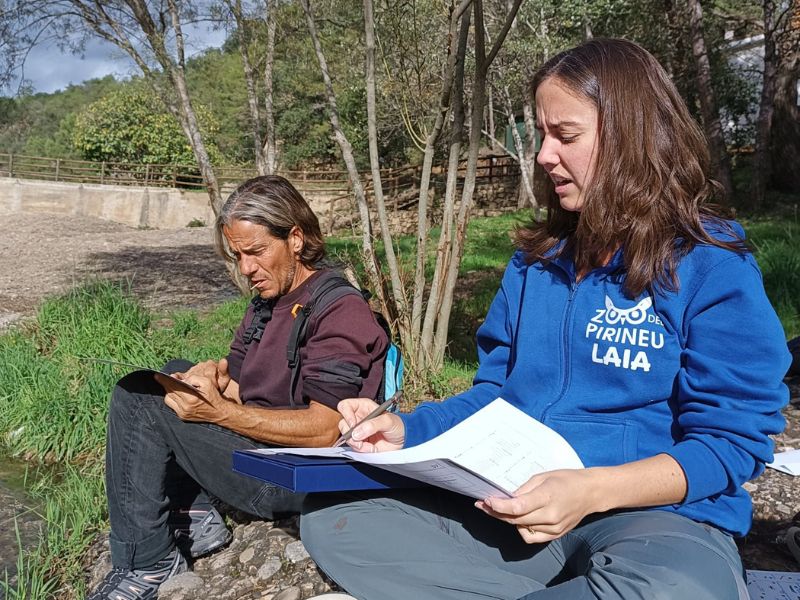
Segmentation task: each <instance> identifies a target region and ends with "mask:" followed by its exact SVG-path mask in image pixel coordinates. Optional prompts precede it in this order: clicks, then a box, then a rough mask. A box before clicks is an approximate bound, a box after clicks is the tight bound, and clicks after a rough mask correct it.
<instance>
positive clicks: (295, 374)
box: [286, 271, 364, 408]
mask: <svg viewBox="0 0 800 600" xmlns="http://www.w3.org/2000/svg"><path fill="white" fill-rule="evenodd" d="M351 294H358V295H359V296H361V297H362V298H363V297H364V294H363V293H362V292H361V290H359V289H358V288H355V287H353V284H351V283H350V282H349V281H348V280H347V279H346V278H345V277H343V276H342V275H341V274H340V273H337V272H335V271H332V272H330V273H328V274H323V275H321V276H320V281H318V282H317V285H316V286H315V287H314V289H313V290H312V291H311V297H310V298H309V299H308V301H307V302H306V303H305V305H304V306H302V307H300V309H299V310H297V313H296V315H295V318H294V324H293V325H292V330H291V332H290V333H289V341H288V342H287V344H286V360H287V362H288V364H289V368H290V369H291V370H292V375H291V379H290V384H289V406H290V407H291V408H295V402H294V392H295V390H296V389H297V383H298V380H299V378H300V348H301V346H302V345H303V344H304V343H305V338H306V331H307V329H308V322H309V319H310V317H311V314H312V313H313V312H314V311H315V310H324V309H325V308H327V307H328V306H330V305H331V304H333V303H334V302H335V301H336V300H338V299H339V298H342V297H343V296H348V295H351Z"/></svg>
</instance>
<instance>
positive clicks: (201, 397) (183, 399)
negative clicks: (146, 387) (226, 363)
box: [155, 361, 231, 423]
mask: <svg viewBox="0 0 800 600" xmlns="http://www.w3.org/2000/svg"><path fill="white" fill-rule="evenodd" d="M208 362H213V361H208ZM202 364H204V365H205V364H207V363H202ZM201 372H207V373H208V372H209V371H208V370H205V371H201ZM214 373H216V369H215V370H214ZM173 377H175V378H176V379H180V380H182V381H184V382H185V383H188V384H189V385H191V386H192V387H194V388H196V389H197V394H193V393H192V392H189V391H186V389H185V388H183V387H179V386H178V384H176V383H175V382H174V381H173V380H172V379H171V378H170V377H168V376H166V375H159V374H156V376H155V378H156V380H157V381H158V382H159V383H160V384H161V385H162V386H163V387H164V389H165V390H166V392H167V394H166V395H165V396H164V403H165V404H166V405H167V406H169V407H170V408H171V409H172V410H174V411H175V414H176V415H178V417H180V418H181V420H183V421H194V422H199V423H221V422H222V421H223V420H224V417H225V415H226V414H227V411H226V408H227V407H226V405H229V404H230V402H231V401H230V400H229V399H227V398H225V397H223V396H222V394H221V393H220V391H219V389H218V387H217V382H216V377H214V379H212V378H211V377H204V376H202V375H199V374H197V372H192V370H191V369H190V370H189V371H187V373H186V374H181V373H177V374H174V375H173Z"/></svg>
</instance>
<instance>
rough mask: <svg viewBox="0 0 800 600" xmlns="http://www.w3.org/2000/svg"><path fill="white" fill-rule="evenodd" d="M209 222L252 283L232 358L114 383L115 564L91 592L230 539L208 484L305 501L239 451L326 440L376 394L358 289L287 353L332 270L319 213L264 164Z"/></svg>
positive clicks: (104, 599)
mask: <svg viewBox="0 0 800 600" xmlns="http://www.w3.org/2000/svg"><path fill="white" fill-rule="evenodd" d="M215 235H216V245H217V248H218V250H219V251H220V253H221V254H222V255H223V256H224V257H225V258H226V259H227V260H229V261H231V262H235V263H236V265H237V266H238V269H239V271H240V272H241V274H242V275H243V276H245V277H246V278H247V279H248V280H249V281H250V283H251V284H252V289H253V290H257V292H258V295H257V296H256V297H255V298H254V299H253V301H252V302H251V303H250V305H249V306H248V309H247V312H246V313H245V315H244V318H243V319H242V322H241V324H240V325H239V328H238V330H237V331H236V333H235V335H234V339H233V342H232V343H231V347H230V352H229V353H228V355H227V357H225V358H222V359H220V360H219V361H214V360H209V361H206V362H203V363H199V364H196V365H192V364H191V363H189V362H188V361H180V360H178V361H171V362H170V363H168V365H167V367H166V368H165V371H167V372H172V373H175V374H176V377H178V378H180V379H183V380H184V382H186V383H188V384H190V385H191V386H193V387H195V388H196V389H197V390H198V394H193V393H191V392H189V391H185V389H183V388H181V387H178V386H177V385H176V384H175V382H174V381H173V380H171V379H170V378H168V377H161V376H156V377H157V379H158V380H157V382H156V381H154V380H153V378H152V376H151V375H148V374H147V373H146V372H141V371H138V372H135V373H131V374H130V375H128V376H126V377H124V378H123V379H121V380H120V381H119V382H118V383H117V386H116V387H115V389H114V391H113V393H112V398H111V405H110V408H109V416H108V441H107V445H106V493H107V496H108V511H109V518H110V521H111V535H110V545H111V558H112V563H113V566H114V568H113V570H112V571H110V572H109V573H108V575H106V578H105V580H104V581H103V582H102V583H101V585H100V586H99V587H98V588H97V590H96V591H95V592H94V593H93V594H91V595H90V596H89V600H143V599H152V598H155V597H156V596H157V593H158V587H159V586H160V585H161V584H162V583H163V582H164V581H166V580H167V579H169V578H170V577H171V576H173V575H176V574H178V573H181V572H183V571H185V570H186V569H187V564H186V560H185V558H184V556H183V552H185V553H187V554H189V555H190V556H192V557H197V556H202V555H204V554H207V553H209V552H211V551H213V550H215V549H217V548H219V547H221V546H223V545H225V544H227V543H228V541H229V540H230V537H231V536H230V531H228V529H227V527H226V526H225V523H224V521H223V519H222V517H221V516H220V515H219V513H218V512H217V511H216V509H214V507H213V506H212V504H211V502H210V496H215V497H217V498H219V499H220V500H222V501H224V502H225V503H227V504H229V505H231V506H234V507H236V508H238V509H240V510H243V511H245V512H248V513H251V514H255V515H258V516H260V517H262V518H265V519H273V518H276V517H279V516H281V515H287V514H290V513H295V512H298V511H299V509H300V505H301V502H302V495H300V494H294V493H291V492H288V491H286V490H283V489H282V488H277V487H274V486H271V485H270V484H265V483H263V482H261V481H258V480H255V479H250V478H247V477H242V476H240V475H237V474H236V473H234V472H233V471H232V454H233V451H234V450H242V449H254V448H263V447H267V446H273V445H275V446H319V447H321V446H330V445H331V444H332V443H333V442H334V441H335V440H336V438H337V437H338V435H339V430H338V423H339V419H340V417H339V413H338V412H337V410H336V407H337V404H338V403H339V401H340V400H342V399H344V398H349V397H358V396H368V397H373V398H374V397H376V396H377V395H378V394H379V389H380V386H381V384H382V379H383V359H384V356H385V353H386V350H387V347H388V338H387V336H386V333H385V332H384V331H383V329H382V328H381V326H380V325H378V323H377V322H376V320H375V317H374V315H373V314H372V311H371V310H370V308H369V306H368V304H367V303H366V302H365V300H364V299H363V297H362V296H361V295H360V294H358V293H355V294H352V293H351V294H345V295H342V296H341V297H338V298H336V299H335V300H333V301H332V302H331V303H330V304H329V305H327V306H325V307H322V308H321V310H319V311H316V312H313V313H311V314H310V317H309V320H308V323H307V330H306V333H305V336H304V339H305V343H304V344H302V347H300V348H299V354H300V356H299V358H300V363H299V365H300V366H299V369H294V370H293V369H292V368H291V367H290V366H289V365H288V364H287V343H288V342H289V340H290V336H291V335H292V328H293V324H294V320H295V317H296V316H297V314H298V310H299V309H301V308H302V307H303V306H304V305H305V304H306V303H307V302H308V301H309V299H311V298H312V294H313V293H314V291H315V289H316V288H317V287H318V286H319V285H321V284H322V283H323V282H325V281H326V280H327V279H329V278H330V277H331V276H332V271H331V269H329V268H325V267H324V266H323V263H322V261H323V258H324V256H325V242H324V239H323V237H322V234H321V232H320V227H319V222H318V220H317V217H316V215H314V213H313V212H312V211H311V208H310V207H309V206H308V204H307V203H306V201H305V200H304V199H303V197H302V196H301V195H300V194H299V193H298V191H297V190H296V189H295V188H294V187H293V186H292V185H291V183H289V182H288V181H287V180H286V179H284V178H282V177H277V176H266V177H256V178H254V179H250V180H248V181H246V182H245V183H243V184H242V185H240V186H239V187H238V188H237V189H236V190H235V191H234V192H233V193H232V194H231V195H230V197H229V198H228V200H227V201H226V202H225V205H224V206H223V208H222V211H221V213H220V215H219V217H218V218H217V222H216V230H215ZM354 324H358V326H357V327H354ZM296 409H302V410H296Z"/></svg>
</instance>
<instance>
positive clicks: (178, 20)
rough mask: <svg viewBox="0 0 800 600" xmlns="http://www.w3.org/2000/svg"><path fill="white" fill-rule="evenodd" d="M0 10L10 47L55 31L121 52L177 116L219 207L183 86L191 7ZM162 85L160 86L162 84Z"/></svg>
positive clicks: (132, 1)
mask: <svg viewBox="0 0 800 600" xmlns="http://www.w3.org/2000/svg"><path fill="white" fill-rule="evenodd" d="M5 9H6V10H5V11H3V13H2V14H1V15H0V22H2V25H3V28H5V27H7V26H8V25H9V24H10V23H11V24H13V25H12V26H13V27H14V28H15V32H16V38H15V40H16V41H15V47H24V46H27V47H31V46H33V45H35V44H36V43H38V42H40V41H41V40H42V39H45V38H46V37H47V36H53V35H55V36H59V37H60V38H61V39H62V41H63V42H64V43H72V44H73V47H75V48H76V49H80V48H81V47H82V45H83V43H84V42H85V40H86V38H87V37H89V36H94V37H98V38H101V39H103V40H106V41H108V42H110V43H112V44H113V45H115V46H117V47H118V48H119V49H121V50H122V51H124V52H125V53H126V54H127V55H128V56H130V57H131V59H132V60H133V61H134V62H135V64H136V65H137V66H138V67H139V69H140V70H141V72H142V75H143V76H144V79H145V80H146V81H147V82H148V83H149V84H150V85H151V86H152V88H153V90H154V91H155V92H156V93H157V94H158V95H159V97H160V98H161V99H162V101H163V102H164V104H165V106H166V107H167V108H168V110H169V111H170V112H171V113H172V114H173V115H174V116H175V117H176V118H177V119H178V122H179V123H180V124H181V128H182V129H183V132H184V134H185V135H186V138H187V140H188V141H189V144H190V145H191V148H192V151H193V153H194V156H195V160H196V161H197V165H198V168H199V169H200V173H201V175H202V177H203V181H204V183H205V185H206V188H207V189H208V195H209V199H210V202H211V207H212V209H213V210H214V212H215V213H218V212H219V210H220V208H221V207H222V196H221V194H220V190H219V185H218V183H217V177H216V174H215V172H214V168H213V166H212V164H211V160H210V159H209V156H208V150H207V148H206V144H205V142H204V140H203V135H202V132H201V130H200V125H199V122H198V118H197V113H196V111H195V108H194V106H193V104H192V99H191V97H190V94H189V89H188V86H187V85H186V51H185V36H184V31H183V23H184V20H185V19H186V18H187V17H188V18H194V16H195V13H196V11H195V6H194V5H193V4H192V3H191V2H187V1H182V0H163V1H158V0H116V1H114V2H96V1H89V0H86V1H83V0H11V1H10V2H8V3H7V4H6V6H5ZM3 28H0V29H3ZM165 81H166V83H167V85H164V83H165Z"/></svg>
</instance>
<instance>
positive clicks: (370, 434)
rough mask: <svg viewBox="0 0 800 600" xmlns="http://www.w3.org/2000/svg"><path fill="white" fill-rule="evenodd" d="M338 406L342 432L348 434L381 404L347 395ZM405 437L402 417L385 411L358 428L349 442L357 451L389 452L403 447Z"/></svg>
mask: <svg viewBox="0 0 800 600" xmlns="http://www.w3.org/2000/svg"><path fill="white" fill-rule="evenodd" d="M336 408H337V410H338V411H339V413H340V414H341V415H342V420H341V421H339V431H341V432H342V433H345V432H347V431H349V430H350V429H351V428H352V427H353V425H355V424H356V423H358V422H359V421H360V420H361V419H363V418H364V417H366V416H367V415H368V414H370V413H371V412H372V411H373V410H375V409H376V408H378V405H377V404H375V402H373V401H372V400H370V399H369V398H347V399H346V400H342V401H341V402H339V404H338V406H337V407H336ZM405 438H406V431H405V425H404V424H403V420H402V419H401V418H400V417H398V416H397V415H395V414H392V413H388V412H385V413H383V414H382V415H379V416H377V417H375V418H374V419H370V420H369V421H366V422H364V423H362V424H361V425H359V426H358V427H356V429H355V431H353V436H352V437H351V438H350V439H349V440H348V441H347V443H348V444H349V445H350V447H351V448H353V450H357V451H358V452H387V451H389V450H400V449H401V448H402V447H403V443H404V442H405Z"/></svg>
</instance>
